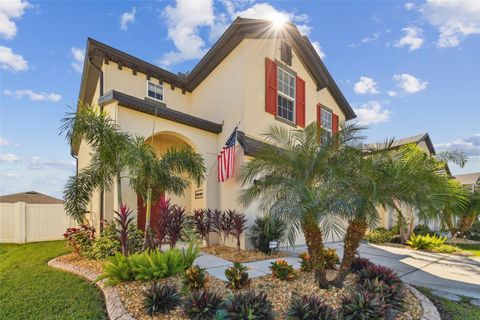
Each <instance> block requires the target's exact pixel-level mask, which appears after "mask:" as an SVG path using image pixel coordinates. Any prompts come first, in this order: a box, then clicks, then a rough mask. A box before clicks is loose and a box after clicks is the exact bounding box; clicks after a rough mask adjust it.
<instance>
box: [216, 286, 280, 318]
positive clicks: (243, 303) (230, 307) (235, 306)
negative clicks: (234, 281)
mask: <svg viewBox="0 0 480 320" xmlns="http://www.w3.org/2000/svg"><path fill="white" fill-rule="evenodd" d="M224 311H225V314H224V319H225V320H244V319H262V320H273V319H276V314H275V312H274V311H273V308H272V304H271V303H270V301H268V300H267V295H266V294H265V293H264V292H260V293H258V294H257V293H255V292H254V291H252V290H250V291H247V292H241V293H237V294H235V295H233V296H232V297H230V298H229V299H228V300H227V301H226V302H225V308H224Z"/></svg>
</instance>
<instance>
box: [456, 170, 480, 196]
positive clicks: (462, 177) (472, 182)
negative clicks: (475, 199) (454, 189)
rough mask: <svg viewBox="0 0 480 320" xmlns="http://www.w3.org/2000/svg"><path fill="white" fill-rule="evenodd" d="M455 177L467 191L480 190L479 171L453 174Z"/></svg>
mask: <svg viewBox="0 0 480 320" xmlns="http://www.w3.org/2000/svg"><path fill="white" fill-rule="evenodd" d="M455 179H456V180H458V182H460V184H461V185H462V186H464V187H465V189H467V190H468V191H469V192H475V191H477V190H480V172H472V173H466V174H459V175H456V176H455Z"/></svg>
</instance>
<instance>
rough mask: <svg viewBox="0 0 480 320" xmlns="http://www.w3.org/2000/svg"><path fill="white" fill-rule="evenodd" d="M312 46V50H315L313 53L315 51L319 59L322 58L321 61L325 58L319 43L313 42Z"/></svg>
mask: <svg viewBox="0 0 480 320" xmlns="http://www.w3.org/2000/svg"><path fill="white" fill-rule="evenodd" d="M312 46H313V48H314V49H315V51H317V54H318V55H319V56H320V58H322V60H323V59H325V58H326V57H327V55H326V54H325V52H324V51H323V49H322V47H321V46H320V42H318V41H313V42H312Z"/></svg>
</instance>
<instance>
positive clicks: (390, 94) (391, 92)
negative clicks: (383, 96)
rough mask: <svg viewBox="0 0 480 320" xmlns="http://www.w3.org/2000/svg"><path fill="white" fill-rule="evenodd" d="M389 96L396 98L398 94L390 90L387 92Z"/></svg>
mask: <svg viewBox="0 0 480 320" xmlns="http://www.w3.org/2000/svg"><path fill="white" fill-rule="evenodd" d="M387 94H388V96H389V97H395V96H396V95H397V92H395V91H393V90H389V91H388V92H387Z"/></svg>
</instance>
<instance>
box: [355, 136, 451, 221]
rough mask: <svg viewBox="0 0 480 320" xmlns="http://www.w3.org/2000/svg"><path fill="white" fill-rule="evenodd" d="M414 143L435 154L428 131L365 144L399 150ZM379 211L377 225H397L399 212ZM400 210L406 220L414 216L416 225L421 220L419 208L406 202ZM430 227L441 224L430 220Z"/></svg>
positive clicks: (367, 148)
mask: <svg viewBox="0 0 480 320" xmlns="http://www.w3.org/2000/svg"><path fill="white" fill-rule="evenodd" d="M408 144H414V145H416V146H418V147H419V148H420V149H421V150H422V151H423V152H425V153H426V154H428V155H435V148H434V147H433V143H432V140H431V139H430V136H429V135H428V133H422V134H418V135H415V136H412V137H407V138H403V139H398V140H394V141H392V142H391V143H388V144H387V143H371V144H366V145H365V146H364V148H365V150H379V149H385V148H389V149H390V150H391V151H392V152H395V150H398V149H399V148H401V147H402V146H405V145H408ZM445 171H446V173H447V174H448V175H450V169H449V167H448V165H446V166H445ZM377 210H378V213H379V221H378V224H377V226H378V227H383V228H385V229H390V228H392V227H394V226H395V224H396V223H397V213H396V212H395V211H394V210H393V209H392V208H383V207H379V208H377ZM400 210H401V211H402V214H403V216H404V217H405V218H406V221H410V220H411V218H412V217H413V223H414V225H417V224H418V223H419V222H420V221H419V219H418V217H417V215H416V212H417V209H416V208H413V207H411V206H407V205H405V204H401V206H400ZM429 227H430V228H431V229H432V230H438V229H439V227H440V225H439V224H438V223H437V222H430V223H429Z"/></svg>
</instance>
